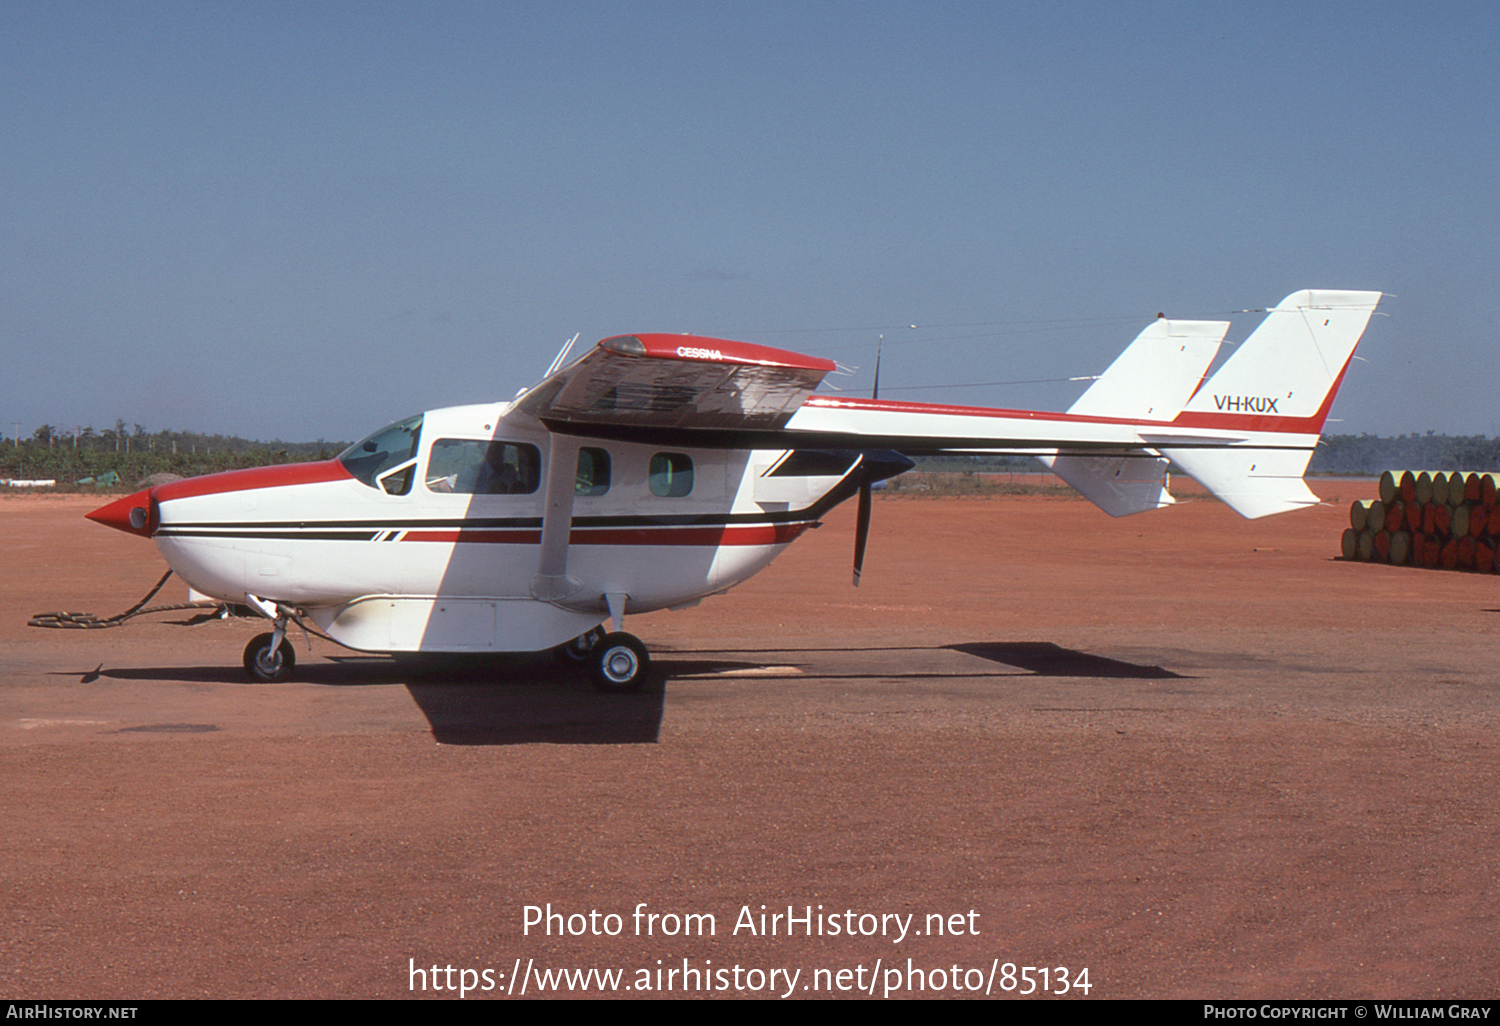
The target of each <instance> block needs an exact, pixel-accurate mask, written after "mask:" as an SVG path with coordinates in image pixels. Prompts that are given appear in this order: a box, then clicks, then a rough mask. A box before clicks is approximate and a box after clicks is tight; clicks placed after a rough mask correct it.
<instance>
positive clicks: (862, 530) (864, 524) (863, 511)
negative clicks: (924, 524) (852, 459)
mask: <svg viewBox="0 0 1500 1026" xmlns="http://www.w3.org/2000/svg"><path fill="white" fill-rule="evenodd" d="M884 342H885V336H884V335H881V336H880V340H879V341H878V342H876V343H875V384H874V387H872V388H871V389H870V398H871V399H879V398H880V350H881V348H882V346H883V344H884ZM861 462H863V460H861ZM871 483H872V482H870V481H866V482H865V483H864V484H862V485H860V486H859V519H858V520H857V521H855V525H854V586H855V587H856V588H858V587H859V575H860V571H861V570H863V569H864V565H865V542H867V541H869V540H870V505H871V502H872V499H873V498H874V493H873V491H872V489H871Z"/></svg>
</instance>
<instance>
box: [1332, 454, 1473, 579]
mask: <svg viewBox="0 0 1500 1026" xmlns="http://www.w3.org/2000/svg"><path fill="white" fill-rule="evenodd" d="M1497 486H1500V474H1476V473H1465V472H1460V471H1453V472H1448V471H1430V470H1387V471H1386V472H1385V473H1384V474H1381V475H1380V498H1379V499H1361V500H1360V501H1358V502H1356V503H1354V505H1352V506H1350V507H1349V527H1348V529H1346V530H1345V531H1344V537H1343V541H1342V549H1343V556H1344V558H1345V559H1362V560H1367V561H1371V562H1377V563H1395V564H1397V565H1407V566H1427V567H1438V568H1442V569H1445V570H1477V571H1479V572H1480V573H1493V572H1495V571H1496V570H1497V569H1500V567H1497V566H1496V559H1495V551H1496V548H1497V547H1500V503H1497V500H1496V494H1497Z"/></svg>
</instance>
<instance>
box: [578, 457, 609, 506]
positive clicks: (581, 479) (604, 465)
mask: <svg viewBox="0 0 1500 1026" xmlns="http://www.w3.org/2000/svg"><path fill="white" fill-rule="evenodd" d="M607 491H609V453H607V452H605V451H604V450H603V449H596V448H594V447H593V446H591V445H585V446H584V447H583V448H581V449H579V450H578V476H577V478H576V479H575V481H574V485H573V494H574V495H583V496H593V495H603V494H604V493H605V492H607Z"/></svg>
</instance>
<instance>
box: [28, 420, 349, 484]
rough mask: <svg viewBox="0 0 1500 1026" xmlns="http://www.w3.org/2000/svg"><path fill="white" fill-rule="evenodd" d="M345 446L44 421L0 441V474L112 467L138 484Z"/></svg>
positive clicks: (74, 474) (320, 454) (37, 475)
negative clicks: (19, 435)
mask: <svg viewBox="0 0 1500 1026" xmlns="http://www.w3.org/2000/svg"><path fill="white" fill-rule="evenodd" d="M346 446H347V443H345V442H327V441H323V440H322V439H319V440H318V441H316V442H281V441H275V442H255V441H248V440H246V439H244V438H236V437H231V436H225V435H203V434H198V433H197V432H193V431H157V432H155V433H148V432H147V431H146V430H145V428H143V427H142V426H141V425H139V424H135V425H133V426H132V427H131V428H129V429H127V428H126V426H125V423H124V421H118V420H117V421H115V426H114V427H113V428H112V429H106V430H103V431H96V430H94V428H92V427H86V428H80V429H77V430H74V431H71V432H70V431H66V430H63V429H62V428H59V427H57V426H56V425H53V424H43V425H42V426H41V427H39V428H37V429H36V431H35V432H33V433H32V435H31V437H30V438H6V439H4V440H3V442H0V478H19V479H22V480H35V479H44V480H45V479H55V480H56V481H57V483H58V485H60V486H61V485H68V484H72V483H73V482H75V481H77V480H79V479H80V478H85V477H94V478H97V477H99V476H101V475H104V474H107V473H109V472H110V471H113V472H114V473H116V474H118V475H119V476H120V481H121V484H123V485H126V486H134V485H135V484H136V482H138V481H140V480H142V479H144V478H146V477H149V476H150V475H152V474H164V473H165V474H177V475H178V476H180V477H196V476H198V475H200V474H213V473H217V472H219V471H221V470H237V469H239V468H241V467H260V466H266V465H269V464H274V463H301V462H305V461H308V460H323V459H331V458H332V457H333V456H335V455H337V454H338V453H339V452H341V451H342V450H343V449H344V448H345V447H346Z"/></svg>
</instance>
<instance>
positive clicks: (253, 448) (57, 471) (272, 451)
mask: <svg viewBox="0 0 1500 1026" xmlns="http://www.w3.org/2000/svg"><path fill="white" fill-rule="evenodd" d="M347 445H348V443H347V442H328V441H324V440H323V439H319V440H317V441H316V442H282V441H274V442H258V441H249V440H247V439H244V438H236V437H233V436H226V435H204V434H198V433H197V432H193V431H157V432H155V433H148V432H147V431H146V430H145V429H144V428H143V427H141V425H139V424H135V425H132V426H131V427H130V428H129V429H127V428H126V426H125V422H124V421H119V420H117V421H115V426H114V427H113V428H112V429H105V430H103V431H96V430H94V428H92V427H86V428H80V429H77V430H75V431H72V432H69V431H65V430H63V429H62V428H59V427H57V426H55V425H52V424H43V425H42V426H41V427H39V428H37V429H36V431H35V432H33V433H32V435H31V437H30V438H20V439H17V438H5V439H3V440H0V478H21V479H26V480H30V479H37V478H43V479H46V478H52V479H55V480H56V481H57V483H58V484H59V485H68V484H72V483H73V482H75V481H77V480H79V479H80V478H85V477H95V478H96V477H99V476H101V475H103V474H107V473H108V472H110V471H114V472H115V473H116V474H118V475H119V476H120V480H121V483H122V484H123V485H125V486H134V485H135V484H136V483H137V482H138V481H141V480H142V479H144V478H146V477H148V476H150V475H152V474H161V473H170V474H177V475H179V476H181V477H196V476H198V475H199V474H212V473H217V472H218V471H221V470H236V469H239V468H241V467H260V466H267V465H270V464H275V463H301V462H306V461H309V460H326V459H331V458H333V457H334V456H335V455H337V454H338V453H339V452H341V451H343V450H344V449H345V448H346V447H347ZM918 465H919V468H920V469H922V470H926V471H968V472H979V473H991V472H996V471H1007V470H1016V471H1034V470H1037V469H1039V468H1038V465H1037V463H1036V461H1035V460H1033V459H1031V457H1029V456H957V455H955V456H941V457H930V458H925V459H921V460H918ZM1307 469H1308V473H1310V474H1357V475H1376V474H1379V473H1380V472H1381V471H1383V470H1466V471H1467V470H1476V471H1491V470H1492V471H1500V438H1488V437H1486V436H1484V435H1439V434H1434V433H1433V432H1431V431H1429V432H1427V433H1426V434H1424V435H1416V434H1413V435H1397V436H1395V437H1393V438H1387V437H1384V436H1380V435H1325V436H1324V437H1323V441H1322V443H1321V444H1320V445H1319V446H1318V449H1317V451H1316V452H1315V453H1314V454H1313V458H1312V462H1311V463H1310V464H1309V465H1308V468H1307Z"/></svg>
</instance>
